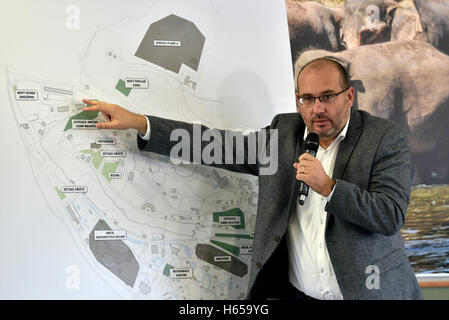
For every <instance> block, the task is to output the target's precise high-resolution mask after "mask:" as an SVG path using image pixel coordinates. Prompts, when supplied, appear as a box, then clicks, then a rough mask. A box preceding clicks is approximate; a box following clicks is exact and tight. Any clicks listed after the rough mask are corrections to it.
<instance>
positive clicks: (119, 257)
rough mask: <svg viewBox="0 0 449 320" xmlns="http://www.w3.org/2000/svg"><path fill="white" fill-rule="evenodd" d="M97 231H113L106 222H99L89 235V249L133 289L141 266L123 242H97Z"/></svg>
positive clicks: (100, 261)
mask: <svg viewBox="0 0 449 320" xmlns="http://www.w3.org/2000/svg"><path fill="white" fill-rule="evenodd" d="M96 230H111V228H110V227H109V226H108V224H107V223H106V222H105V221H104V220H98V222H97V224H96V225H95V227H94V228H93V229H92V231H91V233H90V234H89V248H90V250H91V251H92V253H93V254H94V256H95V259H97V261H98V262H99V263H101V264H102V265H103V266H104V267H105V268H106V269H108V270H109V271H111V272H112V273H113V274H115V275H116V276H117V277H118V278H119V279H120V280H122V281H123V282H124V283H126V284H127V285H128V286H130V287H132V288H133V287H134V284H135V282H136V278H137V274H138V273H139V269H140V266H139V262H137V260H136V258H135V257H134V254H133V253H132V251H131V249H129V247H128V246H127V245H126V244H125V243H124V242H123V241H122V240H95V231H96Z"/></svg>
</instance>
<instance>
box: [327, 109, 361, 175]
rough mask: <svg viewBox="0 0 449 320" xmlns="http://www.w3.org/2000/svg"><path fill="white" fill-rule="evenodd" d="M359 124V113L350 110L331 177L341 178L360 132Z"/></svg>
mask: <svg viewBox="0 0 449 320" xmlns="http://www.w3.org/2000/svg"><path fill="white" fill-rule="evenodd" d="M361 125H362V119H361V117H360V114H359V113H358V112H357V111H354V112H352V113H351V119H350V120H349V127H348V131H347V133H346V137H345V138H344V139H343V141H341V142H340V145H339V147H338V154H337V159H336V160H335V167H334V171H333V174H332V178H333V179H342V178H343V174H344V172H345V169H346V165H347V163H348V161H349V158H350V156H351V154H352V151H353V150H354V147H355V145H356V144H357V141H358V140H359V137H360V134H361V133H362V130H361Z"/></svg>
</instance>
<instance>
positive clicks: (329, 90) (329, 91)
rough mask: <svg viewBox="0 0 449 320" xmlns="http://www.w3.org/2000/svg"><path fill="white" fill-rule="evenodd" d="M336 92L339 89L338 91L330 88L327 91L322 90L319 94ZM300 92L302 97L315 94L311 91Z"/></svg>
mask: <svg viewBox="0 0 449 320" xmlns="http://www.w3.org/2000/svg"><path fill="white" fill-rule="evenodd" d="M335 92H338V91H336V90H332V89H328V90H325V91H322V92H321V93H320V94H319V96H321V95H323V94H333V93H335ZM299 94H300V96H301V97H305V96H313V94H311V93H302V94H301V93H299Z"/></svg>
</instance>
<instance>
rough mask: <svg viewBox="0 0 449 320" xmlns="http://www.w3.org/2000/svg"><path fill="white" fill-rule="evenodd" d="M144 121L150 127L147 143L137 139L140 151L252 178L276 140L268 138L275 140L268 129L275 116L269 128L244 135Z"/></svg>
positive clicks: (166, 121)
mask: <svg viewBox="0 0 449 320" xmlns="http://www.w3.org/2000/svg"><path fill="white" fill-rule="evenodd" d="M147 118H149V120H150V124H151V134H150V140H149V141H145V140H143V139H142V138H141V137H139V136H137V146H138V147H139V149H140V150H142V151H149V152H154V153H157V154H161V155H165V156H168V157H170V158H171V159H172V161H173V160H174V159H176V160H178V161H183V162H189V163H195V164H203V165H210V166H213V167H216V168H222V169H225V170H230V171H234V172H240V173H247V174H252V175H259V171H260V168H261V167H264V166H266V165H267V164H266V163H265V162H264V161H263V160H264V157H263V155H264V154H265V152H270V150H269V146H272V145H273V142H274V141H275V140H276V139H274V138H273V137H272V136H273V135H276V137H275V138H277V131H276V130H270V127H271V126H273V125H275V124H276V122H277V117H275V119H273V122H272V124H271V126H267V127H265V128H263V129H261V130H259V131H256V132H253V133H250V134H247V135H245V134H243V133H242V132H241V131H231V130H219V129H210V128H208V127H206V126H203V125H200V124H191V123H186V122H181V121H175V120H169V119H164V118H159V117H155V116H147ZM272 138H273V139H272ZM183 146H184V148H182V147H183ZM267 146H268V147H267ZM276 148H277V144H276ZM181 151H182V152H181ZM276 151H277V149H276ZM208 159H209V161H208ZM210 159H215V161H212V162H211V161H210ZM261 159H262V161H261Z"/></svg>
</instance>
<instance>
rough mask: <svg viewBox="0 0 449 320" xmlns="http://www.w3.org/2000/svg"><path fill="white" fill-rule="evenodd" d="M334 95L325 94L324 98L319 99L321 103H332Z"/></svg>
mask: <svg viewBox="0 0 449 320" xmlns="http://www.w3.org/2000/svg"><path fill="white" fill-rule="evenodd" d="M334 98H335V95H333V94H327V95H325V96H321V97H320V101H321V102H322V103H332V101H334Z"/></svg>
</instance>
